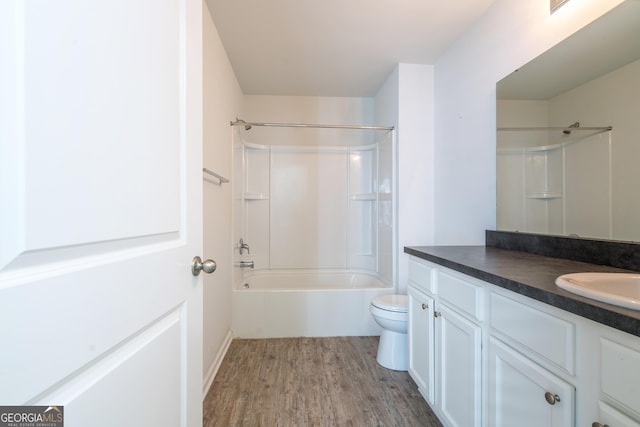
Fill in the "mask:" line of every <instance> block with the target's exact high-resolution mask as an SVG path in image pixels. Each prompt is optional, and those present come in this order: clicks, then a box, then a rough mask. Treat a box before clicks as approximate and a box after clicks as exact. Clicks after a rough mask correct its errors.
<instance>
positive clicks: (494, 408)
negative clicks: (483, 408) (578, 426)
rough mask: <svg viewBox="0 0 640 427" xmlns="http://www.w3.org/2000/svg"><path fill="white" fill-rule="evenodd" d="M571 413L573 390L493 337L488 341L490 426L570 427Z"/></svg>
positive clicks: (572, 411)
mask: <svg viewBox="0 0 640 427" xmlns="http://www.w3.org/2000/svg"><path fill="white" fill-rule="evenodd" d="M546 393H550V394H549V395H546ZM547 398H549V399H550V400H551V402H552V403H549V402H548V401H547ZM573 413H574V388H573V386H571V385H570V384H568V383H566V382H564V381H563V380H561V379H560V378H558V377H556V376H555V375H553V374H552V373H550V372H549V371H547V370H546V369H544V368H542V367H541V366H539V365H537V364H536V363H534V362H532V361H531V360H529V359H528V358H526V357H525V356H523V355H522V354H520V353H518V352H517V351H515V350H513V349H512V348H510V347H508V346H507V345H506V344H503V343H502V342H500V341H499V340H497V339H495V338H494V337H491V338H490V340H489V425H490V426H496V427H512V426H519V427H527V426H531V427H534V426H535V427H539V426H549V427H560V426H566V427H569V426H573V421H574V420H573Z"/></svg>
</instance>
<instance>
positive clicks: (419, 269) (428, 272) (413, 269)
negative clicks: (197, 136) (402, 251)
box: [409, 258, 436, 294]
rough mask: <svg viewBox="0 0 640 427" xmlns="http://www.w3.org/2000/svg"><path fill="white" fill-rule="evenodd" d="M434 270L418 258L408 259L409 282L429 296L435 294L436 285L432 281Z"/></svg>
mask: <svg viewBox="0 0 640 427" xmlns="http://www.w3.org/2000/svg"><path fill="white" fill-rule="evenodd" d="M434 270H435V269H434V268H433V267H431V266H429V265H427V264H426V263H424V262H423V261H420V260H419V259H418V258H410V259H409V281H410V282H411V283H413V286H415V287H416V288H418V289H420V290H423V291H427V292H429V293H431V294H435V293H436V284H435V281H434V280H433V274H434Z"/></svg>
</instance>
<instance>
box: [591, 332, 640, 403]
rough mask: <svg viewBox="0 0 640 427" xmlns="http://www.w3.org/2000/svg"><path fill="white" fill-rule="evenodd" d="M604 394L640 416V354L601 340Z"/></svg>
mask: <svg viewBox="0 0 640 427" xmlns="http://www.w3.org/2000/svg"><path fill="white" fill-rule="evenodd" d="M600 352H601V356H602V358H601V362H600V364H601V365H600V380H601V385H602V392H603V393H604V394H605V395H607V396H609V397H610V398H612V399H614V400H615V401H617V402H619V403H621V404H622V405H624V406H626V407H627V408H629V409H631V410H633V411H634V412H635V413H636V414H640V387H639V386H638V384H640V369H638V367H639V366H640V352H638V351H636V350H635V349H632V348H629V347H627V346H624V345H621V344H618V343H617V342H614V341H611V340H608V339H606V338H601V340H600Z"/></svg>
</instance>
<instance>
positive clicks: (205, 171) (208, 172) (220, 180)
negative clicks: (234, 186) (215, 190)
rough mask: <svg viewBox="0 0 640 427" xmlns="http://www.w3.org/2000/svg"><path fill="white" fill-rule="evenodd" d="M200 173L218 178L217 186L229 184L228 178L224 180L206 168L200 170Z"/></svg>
mask: <svg viewBox="0 0 640 427" xmlns="http://www.w3.org/2000/svg"><path fill="white" fill-rule="evenodd" d="M202 172H204V173H206V174H209V175H211V176H214V177H216V178H218V180H219V181H218V185H222V184H226V183H227V182H229V179H228V178H225V177H224V176H222V175H220V174H217V173H215V172H213V171H211V170H209V169H207V168H202Z"/></svg>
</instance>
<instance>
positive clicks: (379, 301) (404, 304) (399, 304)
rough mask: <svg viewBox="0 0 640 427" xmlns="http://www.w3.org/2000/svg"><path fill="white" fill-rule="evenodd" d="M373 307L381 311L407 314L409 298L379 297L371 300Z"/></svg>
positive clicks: (400, 296) (404, 296)
mask: <svg viewBox="0 0 640 427" xmlns="http://www.w3.org/2000/svg"><path fill="white" fill-rule="evenodd" d="M371 305H372V306H374V307H376V308H379V309H381V310H386V311H393V312H396V313H407V312H408V311H409V298H408V297H407V296H406V295H379V296H377V297H374V298H373V299H372V300H371Z"/></svg>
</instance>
